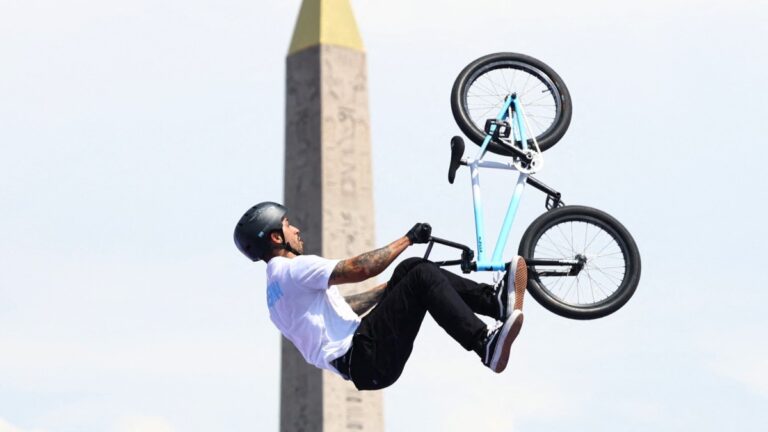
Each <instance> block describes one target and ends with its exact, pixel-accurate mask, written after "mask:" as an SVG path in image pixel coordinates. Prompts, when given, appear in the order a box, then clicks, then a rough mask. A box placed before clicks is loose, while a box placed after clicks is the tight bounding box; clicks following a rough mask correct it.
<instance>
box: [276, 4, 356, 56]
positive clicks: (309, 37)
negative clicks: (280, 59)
mask: <svg viewBox="0 0 768 432" xmlns="http://www.w3.org/2000/svg"><path fill="white" fill-rule="evenodd" d="M315 45H338V46H343V47H347V48H352V49H356V50H359V51H363V50H364V48H363V40H362V39H361V38H360V32H358V30H357V23H356V22H355V16H354V14H352V7H351V6H350V5H349V0H304V1H303V2H302V3H301V10H300V11H299V18H298V19H297V20H296V28H295V29H294V30H293V39H291V47H290V48H289V49H288V54H289V55H290V54H293V53H295V52H297V51H301V50H303V49H304V48H309V47H312V46H315Z"/></svg>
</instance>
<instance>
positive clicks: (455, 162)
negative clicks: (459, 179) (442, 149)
mask: <svg viewBox="0 0 768 432" xmlns="http://www.w3.org/2000/svg"><path fill="white" fill-rule="evenodd" d="M462 156H464V140H463V139H461V137H460V136H455V137H453V138H451V163H450V164H449V165H448V183H450V184H453V180H454V179H456V170H457V169H459V165H461V157H462Z"/></svg>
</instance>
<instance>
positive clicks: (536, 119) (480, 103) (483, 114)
mask: <svg viewBox="0 0 768 432" xmlns="http://www.w3.org/2000/svg"><path fill="white" fill-rule="evenodd" d="M512 93H515V94H517V97H518V99H519V101H520V103H521V104H522V105H523V109H524V110H525V114H526V117H527V119H528V123H529V126H530V127H531V129H533V130H532V131H528V136H529V137H534V136H535V137H536V140H537V141H538V143H539V147H540V148H541V151H544V150H547V149H549V148H551V147H552V146H553V145H555V144H556V143H557V142H558V141H559V140H560V138H562V137H563V135H564V134H565V131H566V130H568V125H569V124H570V123H571V112H572V106H571V96H570V94H569V93H568V89H567V88H566V87H565V83H564V82H563V80H562V78H560V76H559V75H557V73H555V71H554V70H552V68H550V67H549V66H547V65H546V64H544V63H543V62H541V61H539V60H537V59H535V58H533V57H529V56H527V55H523V54H517V53H496V54H490V55H487V56H484V57H481V58H479V59H477V60H475V61H473V62H472V63H470V64H469V65H468V66H467V67H465V68H464V70H462V71H461V73H460V74H459V76H458V77H457V78H456V81H455V82H454V84H453V89H452V90H451V110H452V111H453V118H454V119H455V120H456V123H457V124H458V125H459V128H460V129H461V131H462V132H464V134H465V135H466V136H467V137H468V138H469V139H470V140H471V141H472V142H474V143H475V144H477V145H482V144H483V140H484V139H485V136H486V133H485V131H484V129H485V122H486V120H488V119H490V118H496V116H497V115H498V114H499V111H501V108H502V106H503V103H504V101H505V99H506V98H507V96H509V95H511V94H512ZM516 144H517V145H518V146H520V140H519V139H518V140H517V141H516ZM528 146H529V147H530V146H533V139H532V138H528ZM488 150H489V151H491V152H493V153H497V154H502V155H512V153H511V152H510V151H509V150H507V149H506V148H505V146H504V145H503V144H501V143H499V142H491V143H490V144H489V145H488Z"/></svg>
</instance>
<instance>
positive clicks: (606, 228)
mask: <svg viewBox="0 0 768 432" xmlns="http://www.w3.org/2000/svg"><path fill="white" fill-rule="evenodd" d="M518 253H519V254H520V255H521V256H523V257H525V259H526V261H528V292H530V293H531V296H533V298H534V299H536V301H538V302H539V303H540V304H541V305H542V306H544V307H545V308H547V309H548V310H550V311H552V312H554V313H556V314H558V315H561V316H564V317H567V318H573V319H595V318H601V317H604V316H606V315H609V314H612V313H614V312H616V311H617V310H618V309H619V308H621V307H622V306H624V304H626V303H627V301H629V299H630V298H631V297H632V295H633V294H634V293H635V289H636V288H637V284H638V283H639V281H640V253H639V251H638V249H637V245H636V244H635V241H634V239H633V238H632V236H631V235H630V234H629V231H627V229H626V228H624V226H623V225H622V224H621V223H619V221H617V220H616V219H614V218H613V217H612V216H610V215H609V214H607V213H605V212H602V211H600V210H597V209H594V208H591V207H584V206H565V207H560V208H557V209H554V210H551V211H549V212H547V213H544V214H543V215H541V216H539V217H538V218H537V219H536V220H535V221H533V223H532V224H531V225H530V226H529V227H528V229H527V230H526V231H525V233H524V234H523V237H522V240H521V241H520V247H519V250H518Z"/></svg>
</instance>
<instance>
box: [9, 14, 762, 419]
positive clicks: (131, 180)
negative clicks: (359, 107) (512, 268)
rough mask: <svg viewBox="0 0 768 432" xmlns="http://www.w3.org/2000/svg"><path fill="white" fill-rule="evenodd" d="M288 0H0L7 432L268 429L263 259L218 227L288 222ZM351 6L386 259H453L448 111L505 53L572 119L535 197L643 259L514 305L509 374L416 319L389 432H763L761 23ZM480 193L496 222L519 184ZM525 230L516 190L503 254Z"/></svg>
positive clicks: (532, 211) (269, 340)
mask: <svg viewBox="0 0 768 432" xmlns="http://www.w3.org/2000/svg"><path fill="white" fill-rule="evenodd" d="M299 4H300V2H299V0H286V1H280V2H269V3H267V2H264V1H261V2H254V1H250V2H245V1H240V0H231V1H219V2H211V1H203V0H192V1H189V0H187V1H179V0H154V1H147V0H133V1H130V2H129V1H117V0H104V1H100V2H94V1H83V0H80V1H76V0H70V1H67V2H56V1H50V0H37V1H33V0H27V1H24V2H18V1H17V2H11V1H2V2H0V59H2V67H0V209H1V210H2V211H0V432H11V431H12V432H31V431H38V432H39V431H45V432H69V431H73V432H74V431H77V432H90V431H110V432H112V431H115V432H124V431H141V432H168V431H210V430H226V431H254V430H276V429H277V426H278V400H279V399H278V394H279V393H278V392H279V384H278V377H279V337H278V333H277V331H276V330H275V329H274V328H273V327H272V325H271V323H270V322H269V319H268V316H267V310H266V304H265V300H264V276H263V264H253V265H249V263H248V261H246V260H245V259H244V258H243V257H241V256H240V255H239V253H238V252H237V250H236V249H235V248H234V247H233V244H232V240H231V232H232V228H233V226H234V223H235V222H236V220H237V218H238V217H239V216H240V215H241V214H242V212H243V211H244V210H245V209H246V208H247V207H249V206H250V205H252V204H253V203H255V202H258V201H261V200H266V199H274V200H279V199H281V194H282V158H283V151H282V146H283V116H284V114H283V113H284V94H283V92H284V57H285V55H286V52H287V48H288V44H289V41H290V36H291V32H292V29H293V24H294V21H295V18H296V14H297V13H298V8H299ZM352 5H353V8H354V9H355V12H356V15H357V19H358V23H359V26H360V30H361V33H362V36H363V39H364V42H365V45H366V48H367V50H368V65H369V86H370V110H371V115H372V117H371V122H372V129H371V130H372V141H373V157H374V160H373V170H374V173H373V174H374V189H375V193H376V197H375V205H376V221H377V226H376V233H377V240H378V242H379V243H385V242H388V241H390V240H392V239H394V238H396V237H399V236H400V235H402V234H403V233H404V232H405V231H406V230H407V229H408V228H409V227H410V226H411V225H412V224H413V223H414V222H415V221H419V220H424V221H429V222H430V223H432V225H433V227H434V230H435V234H436V235H440V236H443V237H448V238H453V239H456V240H458V241H463V242H466V243H469V244H472V236H473V233H472V214H471V210H470V207H469V203H470V201H471V194H470V190H469V185H468V182H469V180H468V178H467V174H466V173H465V172H460V173H459V174H458V176H457V177H458V178H457V182H456V184H454V185H449V184H448V183H447V181H446V180H445V169H446V164H447V158H448V141H449V139H450V137H451V136H452V135H453V134H456V133H458V128H457V127H456V125H455V123H454V121H453V118H452V117H451V114H450V108H449V104H448V96H449V92H450V88H451V85H452V83H453V79H454V78H455V76H456V75H457V74H458V72H459V71H460V70H461V68H462V67H463V66H464V65H465V64H467V63H468V62H469V61H471V60H473V59H474V58H476V57H479V56H480V55H483V54H487V53H489V52H494V51H517V52H522V53H526V54H529V55H532V56H535V57H538V58H540V59H541V60H543V61H545V62H547V63H548V64H550V66H552V67H553V68H555V70H557V71H558V72H559V73H560V75H561V76H562V77H563V78H564V80H565V81H566V83H567V84H568V86H569V88H570V90H571V94H572V96H573V99H574V109H575V111H574V118H573V122H572V125H571V128H570V130H569V132H568V133H567V134H566V136H565V138H564V139H563V141H562V142H561V143H559V144H558V145H557V146H555V147H554V148H553V149H552V150H550V151H548V152H547V153H546V154H545V156H546V160H547V165H546V169H545V171H544V172H542V173H541V174H540V175H539V177H540V178H541V179H542V180H544V181H545V182H547V183H548V184H551V185H553V186H555V187H557V188H558V189H560V190H561V191H562V192H563V193H564V197H565V200H566V202H568V203H574V204H584V205H591V206H595V207H598V208H601V209H604V210H606V211H608V212H610V213H611V214H613V215H615V216H616V217H617V218H619V219H620V220H621V221H622V222H624V224H625V225H626V226H627V227H628V228H629V229H630V230H631V231H632V233H633V234H634V235H635V238H636V240H637V242H638V245H639V246H640V250H641V253H642V256H643V265H644V268H643V278H642V280H641V283H640V286H639V288H638V291H637V294H636V296H635V297H634V298H633V299H632V301H631V302H630V303H629V304H628V306H627V307H626V308H625V309H622V310H621V311H620V312H619V313H617V314H615V315H613V316H610V317H607V318H605V319H602V320H597V321H590V322H575V321H571V320H567V319H565V318H561V317H558V316H555V315H552V314H551V313H549V312H547V311H545V310H544V309H543V308H541V307H539V306H538V305H536V304H535V303H534V302H532V301H530V302H529V303H528V306H527V310H526V314H527V317H526V325H525V327H524V330H523V333H522V334H521V338H520V339H519V342H517V343H516V345H515V347H514V355H513V357H512V361H511V363H510V369H509V370H508V371H507V372H505V373H504V374H503V375H494V374H492V373H490V372H488V371H487V370H486V369H484V368H483V367H482V366H481V365H480V363H479V362H478V361H477V359H476V357H475V356H474V354H471V353H466V352H464V351H463V350H462V349H461V348H460V347H458V346H457V345H456V344H455V342H453V341H452V340H451V339H450V338H449V337H448V336H446V335H444V334H443V332H442V330H441V329H439V328H438V327H437V326H436V325H434V323H432V322H431V321H429V320H428V321H427V323H426V324H425V326H424V330H423V334H422V335H421V337H420V338H419V339H418V340H417V343H416V347H415V351H414V354H413V356H412V359H411V361H410V362H409V364H408V367H407V368H406V370H405V373H404V374H403V376H402V378H401V379H400V381H399V382H398V383H397V384H396V385H395V386H394V387H392V388H391V389H388V390H387V391H386V392H385V396H384V400H385V423H386V424H387V430H391V431H402V430H408V429H415V428H419V429H421V430H442V431H465V430H472V429H476V430H486V431H512V430H514V431H520V432H536V431H552V430H566V429H567V430H570V431H609V430H610V431H613V430H616V429H621V430H628V431H645V430H655V431H657V430H660V431H666V430H669V431H673V430H674V431H678V430H698V431H721V430H723V429H728V430H738V431H758V430H760V431H762V430H765V429H766V427H768V414H766V413H765V409H764V408H765V406H766V404H768V343H766V338H765V329H766V326H767V325H768V320H767V319H766V318H765V313H764V311H763V310H764V305H766V304H768V291H766V286H768V280H767V279H768V277H766V275H765V271H763V269H764V267H765V262H766V260H768V253H766V252H765V251H764V250H763V249H762V247H761V245H762V243H763V242H764V241H765V240H767V239H768V232H767V229H766V225H765V223H764V222H763V220H764V219H765V209H766V206H765V204H764V202H763V201H764V199H765V195H766V194H765V192H766V181H765V180H764V176H762V175H761V174H762V172H763V171H764V168H763V163H764V160H765V159H766V158H767V157H768V150H766V146H765V145H764V144H763V141H764V140H765V136H766V134H767V133H768V122H767V121H766V118H768V108H766V104H765V100H766V99H768V88H766V85H765V82H764V79H765V77H766V76H768V60H766V58H767V57H766V49H765V45H764V44H765V42H764V41H765V40H766V38H768V27H766V25H765V23H766V21H768V4H766V3H765V2H758V1H747V0H740V1H735V2H733V1H732V2H725V1H690V0H670V1H661V0H651V1H646V2H642V3H632V4H630V3H628V2H615V1H607V0H603V1H584V2H570V1H565V0H546V1H538V2H530V3H529V4H520V5H517V4H513V3H511V2H501V1H491V0H480V1H474V2H466V3H463V4H459V3H455V2H453V3H448V2H438V1H421V2H413V1H405V0H390V1H387V2H363V1H354V0H353V1H352ZM485 178H487V179H488V180H487V181H485V182H484V185H488V186H489V188H488V189H487V190H486V191H485V193H486V196H487V198H486V204H488V206H489V208H488V210H487V212H488V214H489V226H490V227H495V226H496V224H497V223H498V221H499V220H500V218H501V216H500V215H501V213H502V211H503V206H504V205H505V202H504V201H505V200H506V198H507V197H508V195H509V186H507V183H505V182H512V181H513V180H514V178H513V177H512V178H510V177H505V176H504V175H500V174H496V175H489V176H487V177H485ZM491 180H494V181H496V182H497V183H495V184H491ZM492 196H498V197H499V199H498V200H496V201H491V198H490V197H492ZM542 209H543V196H542V195H541V194H540V193H538V192H536V191H533V190H531V191H530V193H529V194H528V195H527V196H526V199H525V201H524V203H523V207H522V209H521V213H520V215H519V219H518V225H517V226H516V227H515V229H514V230H513V232H512V239H511V240H510V246H509V248H508V253H513V251H515V250H516V247H517V241H518V239H519V236H520V234H521V232H522V230H523V229H524V228H525V226H526V225H527V223H528V222H529V221H531V220H532V219H533V218H534V217H535V216H536V215H537V214H538V213H540V212H541V210H542ZM422 252H423V249H419V248H414V249H412V250H411V251H409V252H408V253H409V254H420V253H422ZM384 277H386V274H385V275H384V276H383V277H382V279H383V278H384ZM486 277H487V276H485V275H483V276H479V278H486ZM478 428H481V429H478Z"/></svg>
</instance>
